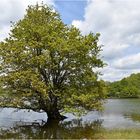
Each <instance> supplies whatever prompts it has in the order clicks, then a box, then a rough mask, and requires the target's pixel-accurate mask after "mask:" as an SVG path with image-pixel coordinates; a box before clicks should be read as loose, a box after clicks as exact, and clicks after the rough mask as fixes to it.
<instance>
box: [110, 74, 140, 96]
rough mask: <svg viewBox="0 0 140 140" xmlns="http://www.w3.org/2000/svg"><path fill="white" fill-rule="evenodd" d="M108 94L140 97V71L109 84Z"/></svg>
mask: <svg viewBox="0 0 140 140" xmlns="http://www.w3.org/2000/svg"><path fill="white" fill-rule="evenodd" d="M109 96H110V97H119V98H128V97H140V73H138V74H131V75H130V76H129V77H127V78H123V79H122V80H120V81H116V82H112V83H110V84H109Z"/></svg>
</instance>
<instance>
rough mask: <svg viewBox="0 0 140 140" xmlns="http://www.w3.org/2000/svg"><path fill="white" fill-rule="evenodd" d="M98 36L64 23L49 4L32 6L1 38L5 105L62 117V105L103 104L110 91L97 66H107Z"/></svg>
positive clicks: (78, 108) (77, 108) (64, 108)
mask: <svg viewBox="0 0 140 140" xmlns="http://www.w3.org/2000/svg"><path fill="white" fill-rule="evenodd" d="M98 38H99V34H95V35H94V34H93V33H90V34H88V35H85V36H83V35H82V34H81V32H80V31H79V30H78V29H77V28H75V27H73V26H68V25H65V24H64V23H63V22H62V20H61V19H60V16H59V14H58V13H57V12H55V11H54V10H53V9H52V8H50V7H48V6H47V5H43V4H42V5H38V4H37V5H35V6H29V7H28V10H27V14H26V15H25V16H24V18H23V19H22V20H20V21H18V22H17V23H13V25H12V29H11V33H10V36H9V37H8V38H6V39H5V41H3V42H1V43H0V56H1V81H3V87H6V89H8V90H9V91H10V92H8V97H5V99H4V101H3V102H1V103H0V105H1V107H16V108H27V109H32V110H35V111H40V110H43V111H45V112H46V113H47V115H48V118H49V119H59V120H61V119H62V118H63V117H62V116H61V115H60V111H71V112H73V111H74V112H76V111H77V112H79V111H80V112H81V111H84V110H91V109H100V108H101V104H102V101H103V99H104V98H105V94H104V83H103V82H102V81H99V80H98V75H99V72H97V71H94V69H95V68H100V67H101V68H102V67H103V66H104V63H103V61H102V60H101V59H100V55H99V53H100V51H101V46H99V45H98V44H97V43H98Z"/></svg>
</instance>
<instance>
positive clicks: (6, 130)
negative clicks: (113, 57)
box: [0, 99, 140, 139]
mask: <svg viewBox="0 0 140 140" xmlns="http://www.w3.org/2000/svg"><path fill="white" fill-rule="evenodd" d="M66 116H68V118H67V119H65V120H64V121H62V122H60V123H59V124H58V123H56V122H52V123H50V124H46V121H47V115H46V113H36V112H33V111H28V110H16V109H13V108H5V109H1V110H0V138H59V139H60V138H91V136H94V134H96V133H98V132H99V131H101V130H102V129H114V128H115V129H116V128H119V129H120V128H123V129H126V128H127V129H128V128H130V129H131V128H137V129H140V99H109V100H107V101H106V103H105V104H104V111H103V112H97V111H90V112H89V113H88V114H87V115H85V116H82V117H81V118H77V117H75V116H74V115H72V114H66Z"/></svg>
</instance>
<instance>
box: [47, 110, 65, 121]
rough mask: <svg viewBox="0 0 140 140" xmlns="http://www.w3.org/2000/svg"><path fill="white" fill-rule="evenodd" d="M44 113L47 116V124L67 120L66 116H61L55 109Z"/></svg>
mask: <svg viewBox="0 0 140 140" xmlns="http://www.w3.org/2000/svg"><path fill="white" fill-rule="evenodd" d="M46 113H47V116H48V120H47V122H48V121H61V120H64V119H66V118H67V117H66V116H63V115H61V114H60V113H59V111H58V110H57V109H56V110H50V111H47V112H46Z"/></svg>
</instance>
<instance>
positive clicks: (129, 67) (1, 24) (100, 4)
mask: <svg viewBox="0 0 140 140" xmlns="http://www.w3.org/2000/svg"><path fill="white" fill-rule="evenodd" d="M42 1H43V2H44V3H47V4H50V5H53V6H54V8H55V9H56V10H57V11H58V12H59V13H60V15H61V18H62V20H63V21H64V22H65V23H67V24H73V25H74V26H76V27H78V28H79V29H80V30H81V31H82V33H83V34H87V33H89V32H93V33H96V32H99V33H100V34H101V37H100V44H103V45H104V47H103V52H102V53H101V55H102V57H103V59H104V61H105V62H106V63H107V64H108V66H107V67H105V68H104V69H103V70H102V73H103V74H104V75H103V76H102V78H103V79H104V80H108V81H115V80H119V79H121V78H123V77H126V76H128V75H130V74H131V73H137V72H140V0H2V1H1V2H0V40H3V39H4V38H5V37H7V36H8V33H9V30H10V21H18V20H19V19H21V18H22V17H23V15H24V14H25V9H26V8H27V6H28V5H30V4H36V2H39V3H41V2H42Z"/></svg>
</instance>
